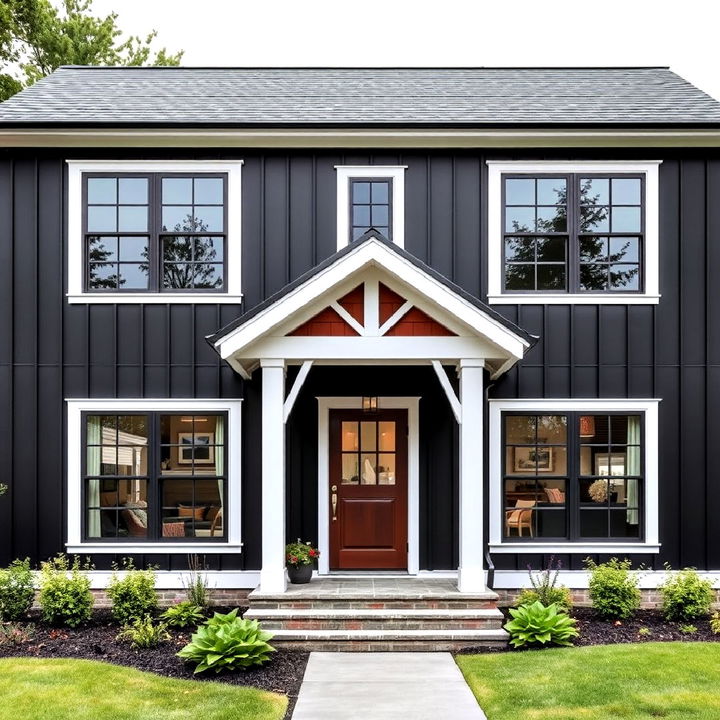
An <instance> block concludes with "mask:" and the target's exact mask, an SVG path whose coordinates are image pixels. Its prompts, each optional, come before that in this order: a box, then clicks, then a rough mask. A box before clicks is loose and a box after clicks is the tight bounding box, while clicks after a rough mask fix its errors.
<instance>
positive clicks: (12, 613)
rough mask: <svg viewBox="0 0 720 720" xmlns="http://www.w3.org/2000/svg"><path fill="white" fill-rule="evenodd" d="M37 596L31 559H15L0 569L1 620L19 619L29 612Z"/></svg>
mask: <svg viewBox="0 0 720 720" xmlns="http://www.w3.org/2000/svg"><path fill="white" fill-rule="evenodd" d="M34 598H35V582H34V579H33V573H32V570H31V569H30V560H28V559H27V558H25V560H13V562H12V563H10V566H9V567H7V568H5V569H4V570H0V620H18V619H20V618H21V617H23V616H24V615H26V614H27V612H28V610H30V608H31V607H32V603H33V599H34Z"/></svg>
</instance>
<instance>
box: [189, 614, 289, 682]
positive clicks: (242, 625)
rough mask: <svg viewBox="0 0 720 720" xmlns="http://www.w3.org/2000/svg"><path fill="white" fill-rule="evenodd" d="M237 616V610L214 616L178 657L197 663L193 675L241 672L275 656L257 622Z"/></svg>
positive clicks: (265, 633) (267, 635)
mask: <svg viewBox="0 0 720 720" xmlns="http://www.w3.org/2000/svg"><path fill="white" fill-rule="evenodd" d="M237 613H238V611H237V609H235V610H233V611H232V612H229V613H227V614H225V615H223V614H222V613H215V615H213V617H212V618H210V620H208V621H207V622H206V623H205V624H204V625H201V626H200V627H199V628H198V630H197V632H196V633H193V635H192V638H191V640H190V642H189V643H188V644H187V645H186V646H185V647H184V648H183V649H182V650H181V651H180V652H179V653H178V656H179V657H181V658H184V659H185V660H188V661H190V662H193V663H196V665H197V667H196V668H195V672H196V673H201V672H205V671H206V670H214V671H215V672H216V673H219V672H221V671H222V670H240V669H245V668H248V667H252V666H253V665H262V664H263V663H264V662H267V661H268V660H269V659H270V653H273V652H275V648H274V647H272V646H271V645H269V644H268V640H270V639H271V638H272V634H271V633H268V632H264V631H263V630H261V628H260V624H259V623H258V621H257V620H243V619H242V618H239V617H238V616H237Z"/></svg>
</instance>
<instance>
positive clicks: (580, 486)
mask: <svg viewBox="0 0 720 720" xmlns="http://www.w3.org/2000/svg"><path fill="white" fill-rule="evenodd" d="M583 405H584V406H583ZM490 438H491V447H492V445H493V444H495V445H494V446H495V447H496V448H498V449H500V452H497V451H496V452H495V453H493V452H491V454H490V474H491V484H490V497H491V506H492V508H494V509H493V510H492V511H491V523H490V545H491V547H492V549H493V551H496V550H498V549H499V548H502V547H505V548H510V547H512V546H515V547H517V546H518V545H519V544H520V545H525V544H527V545H528V546H531V545H535V546H538V547H542V549H543V551H544V550H549V551H554V550H555V549H557V550H558V551H559V550H560V549H562V548H573V547H577V548H578V550H577V551H578V552H583V551H587V552H590V551H592V550H593V549H594V548H601V547H603V548H610V547H612V548H613V549H616V548H623V547H628V548H632V546H633V545H635V546H636V547H637V546H638V545H641V546H642V547H643V548H644V549H645V548H653V549H654V548H655V547H658V546H657V532H658V528H657V401H642V402H637V401H632V400H616V401H600V400H598V401H584V402H583V403H578V402H576V401H570V400H559V401H549V400H548V401H535V403H533V402H530V401H520V400H514V401H513V400H497V401H491V410H490ZM495 513H496V515H495ZM493 515H494V517H493ZM501 551H508V552H510V550H501ZM570 551H572V550H570ZM600 551H601V552H602V551H603V550H600ZM608 551H609V550H608ZM614 551H620V550H619V549H617V550H614Z"/></svg>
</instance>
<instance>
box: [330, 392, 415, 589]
mask: <svg viewBox="0 0 720 720" xmlns="http://www.w3.org/2000/svg"><path fill="white" fill-rule="evenodd" d="M317 401H318V549H319V550H320V559H319V561H318V574H319V575H328V574H329V573H330V512H329V508H330V467H329V464H330V410H342V409H351V410H360V409H362V398H361V397H319V398H317ZM419 405H420V398H419V397H379V398H378V409H380V410H389V409H393V410H394V409H399V410H407V411H408V568H407V569H408V575H417V574H418V572H419V570H420V409H419ZM339 577H342V575H340V576H339Z"/></svg>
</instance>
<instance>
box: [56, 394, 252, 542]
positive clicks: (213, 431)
mask: <svg viewBox="0 0 720 720" xmlns="http://www.w3.org/2000/svg"><path fill="white" fill-rule="evenodd" d="M241 403H242V401H240V400H196V399H190V400H175V399H172V400H169V399H165V400H162V399H153V400H149V399H148V400H68V401H67V404H68V455H67V457H68V466H67V472H68V479H67V484H68V542H67V548H68V551H69V552H85V551H88V550H92V552H99V553H103V552H107V553H112V552H119V550H118V547H122V549H123V551H124V552H148V551H149V549H150V548H157V549H158V550H159V551H161V552H168V553H180V552H185V553H186V552H188V547H190V546H192V547H198V548H201V547H211V548H212V552H218V553H229V552H240V550H241V542H240V475H239V473H240V448H239V443H236V442H233V440H232V438H233V437H239V436H240V429H239V428H240V407H241Z"/></svg>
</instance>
